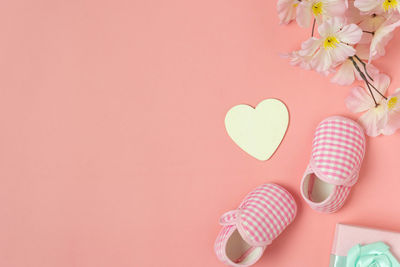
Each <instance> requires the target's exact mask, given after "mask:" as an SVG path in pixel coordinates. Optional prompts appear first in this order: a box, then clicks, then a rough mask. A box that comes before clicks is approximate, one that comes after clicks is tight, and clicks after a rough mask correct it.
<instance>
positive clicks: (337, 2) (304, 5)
mask: <svg viewBox="0 0 400 267" xmlns="http://www.w3.org/2000/svg"><path fill="white" fill-rule="evenodd" d="M345 11H346V2H345V1H344V0H304V1H301V2H300V4H299V6H298V8H297V15H296V20H297V24H299V25H300V26H301V27H305V28H307V27H310V26H311V21H312V19H313V18H315V19H316V20H317V22H318V23H319V24H320V23H322V21H324V20H326V19H328V18H332V17H335V16H342V15H343V14H344V12H345Z"/></svg>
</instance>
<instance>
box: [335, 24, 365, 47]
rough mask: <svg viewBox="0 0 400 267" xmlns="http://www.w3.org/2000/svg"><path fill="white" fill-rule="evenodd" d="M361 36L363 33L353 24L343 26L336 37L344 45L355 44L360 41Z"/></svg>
mask: <svg viewBox="0 0 400 267" xmlns="http://www.w3.org/2000/svg"><path fill="white" fill-rule="evenodd" d="M362 34H363V32H362V30H361V28H360V27H358V26H357V25H355V24H349V25H345V26H343V28H342V30H341V31H339V33H338V37H339V38H340V40H341V41H342V42H344V43H347V44H356V43H358V42H359V41H360V39H361V36H362Z"/></svg>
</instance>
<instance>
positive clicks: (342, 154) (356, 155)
mask: <svg viewBox="0 0 400 267" xmlns="http://www.w3.org/2000/svg"><path fill="white" fill-rule="evenodd" d="M364 152H365V135H364V131H363V129H362V128H361V127H360V125H358V124H357V123H356V122H354V121H352V120H350V119H347V118H344V117H339V116H335V117H329V118H327V119H325V120H323V121H322V122H321V123H320V124H319V125H318V127H317V130H316V132H315V135H314V141H313V144H312V153H311V160H310V163H309V165H308V167H307V170H306V172H305V173H304V176H303V179H302V181H301V187H300V191H301V194H302V196H303V198H304V199H305V201H306V202H307V203H308V204H309V205H310V206H311V208H313V209H314V210H317V211H319V212H324V213H331V212H335V211H337V210H338V209H340V208H341V207H342V206H343V204H344V202H345V200H346V198H347V196H348V195H349V193H350V189H351V187H352V186H353V185H354V184H355V183H356V182H357V179H358V173H359V171H360V167H361V163H362V160H363V158H364Z"/></svg>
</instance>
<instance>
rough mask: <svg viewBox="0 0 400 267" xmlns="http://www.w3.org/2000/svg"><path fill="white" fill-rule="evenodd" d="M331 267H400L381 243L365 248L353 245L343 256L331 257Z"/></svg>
mask: <svg viewBox="0 0 400 267" xmlns="http://www.w3.org/2000/svg"><path fill="white" fill-rule="evenodd" d="M330 266H331V267H400V264H399V262H398V261H397V260H396V258H395V257H394V256H393V255H392V254H391V253H390V250H389V247H388V246H387V245H386V244H385V243H383V242H376V243H372V244H368V245H365V246H361V245H355V246H354V247H352V248H351V249H350V250H349V252H348V253H347V257H344V256H336V255H332V256H331V264H330Z"/></svg>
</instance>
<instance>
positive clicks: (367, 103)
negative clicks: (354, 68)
mask: <svg viewBox="0 0 400 267" xmlns="http://www.w3.org/2000/svg"><path fill="white" fill-rule="evenodd" d="M345 103H346V107H347V108H348V109H349V110H350V111H351V112H353V113H359V112H363V111H366V110H369V109H371V108H373V107H374V106H375V104H374V101H373V100H372V98H371V96H370V95H369V93H368V92H367V91H366V90H365V89H364V88H362V87H360V86H357V87H354V88H353V89H351V91H350V95H349V96H348V97H347V98H346V100H345Z"/></svg>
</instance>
